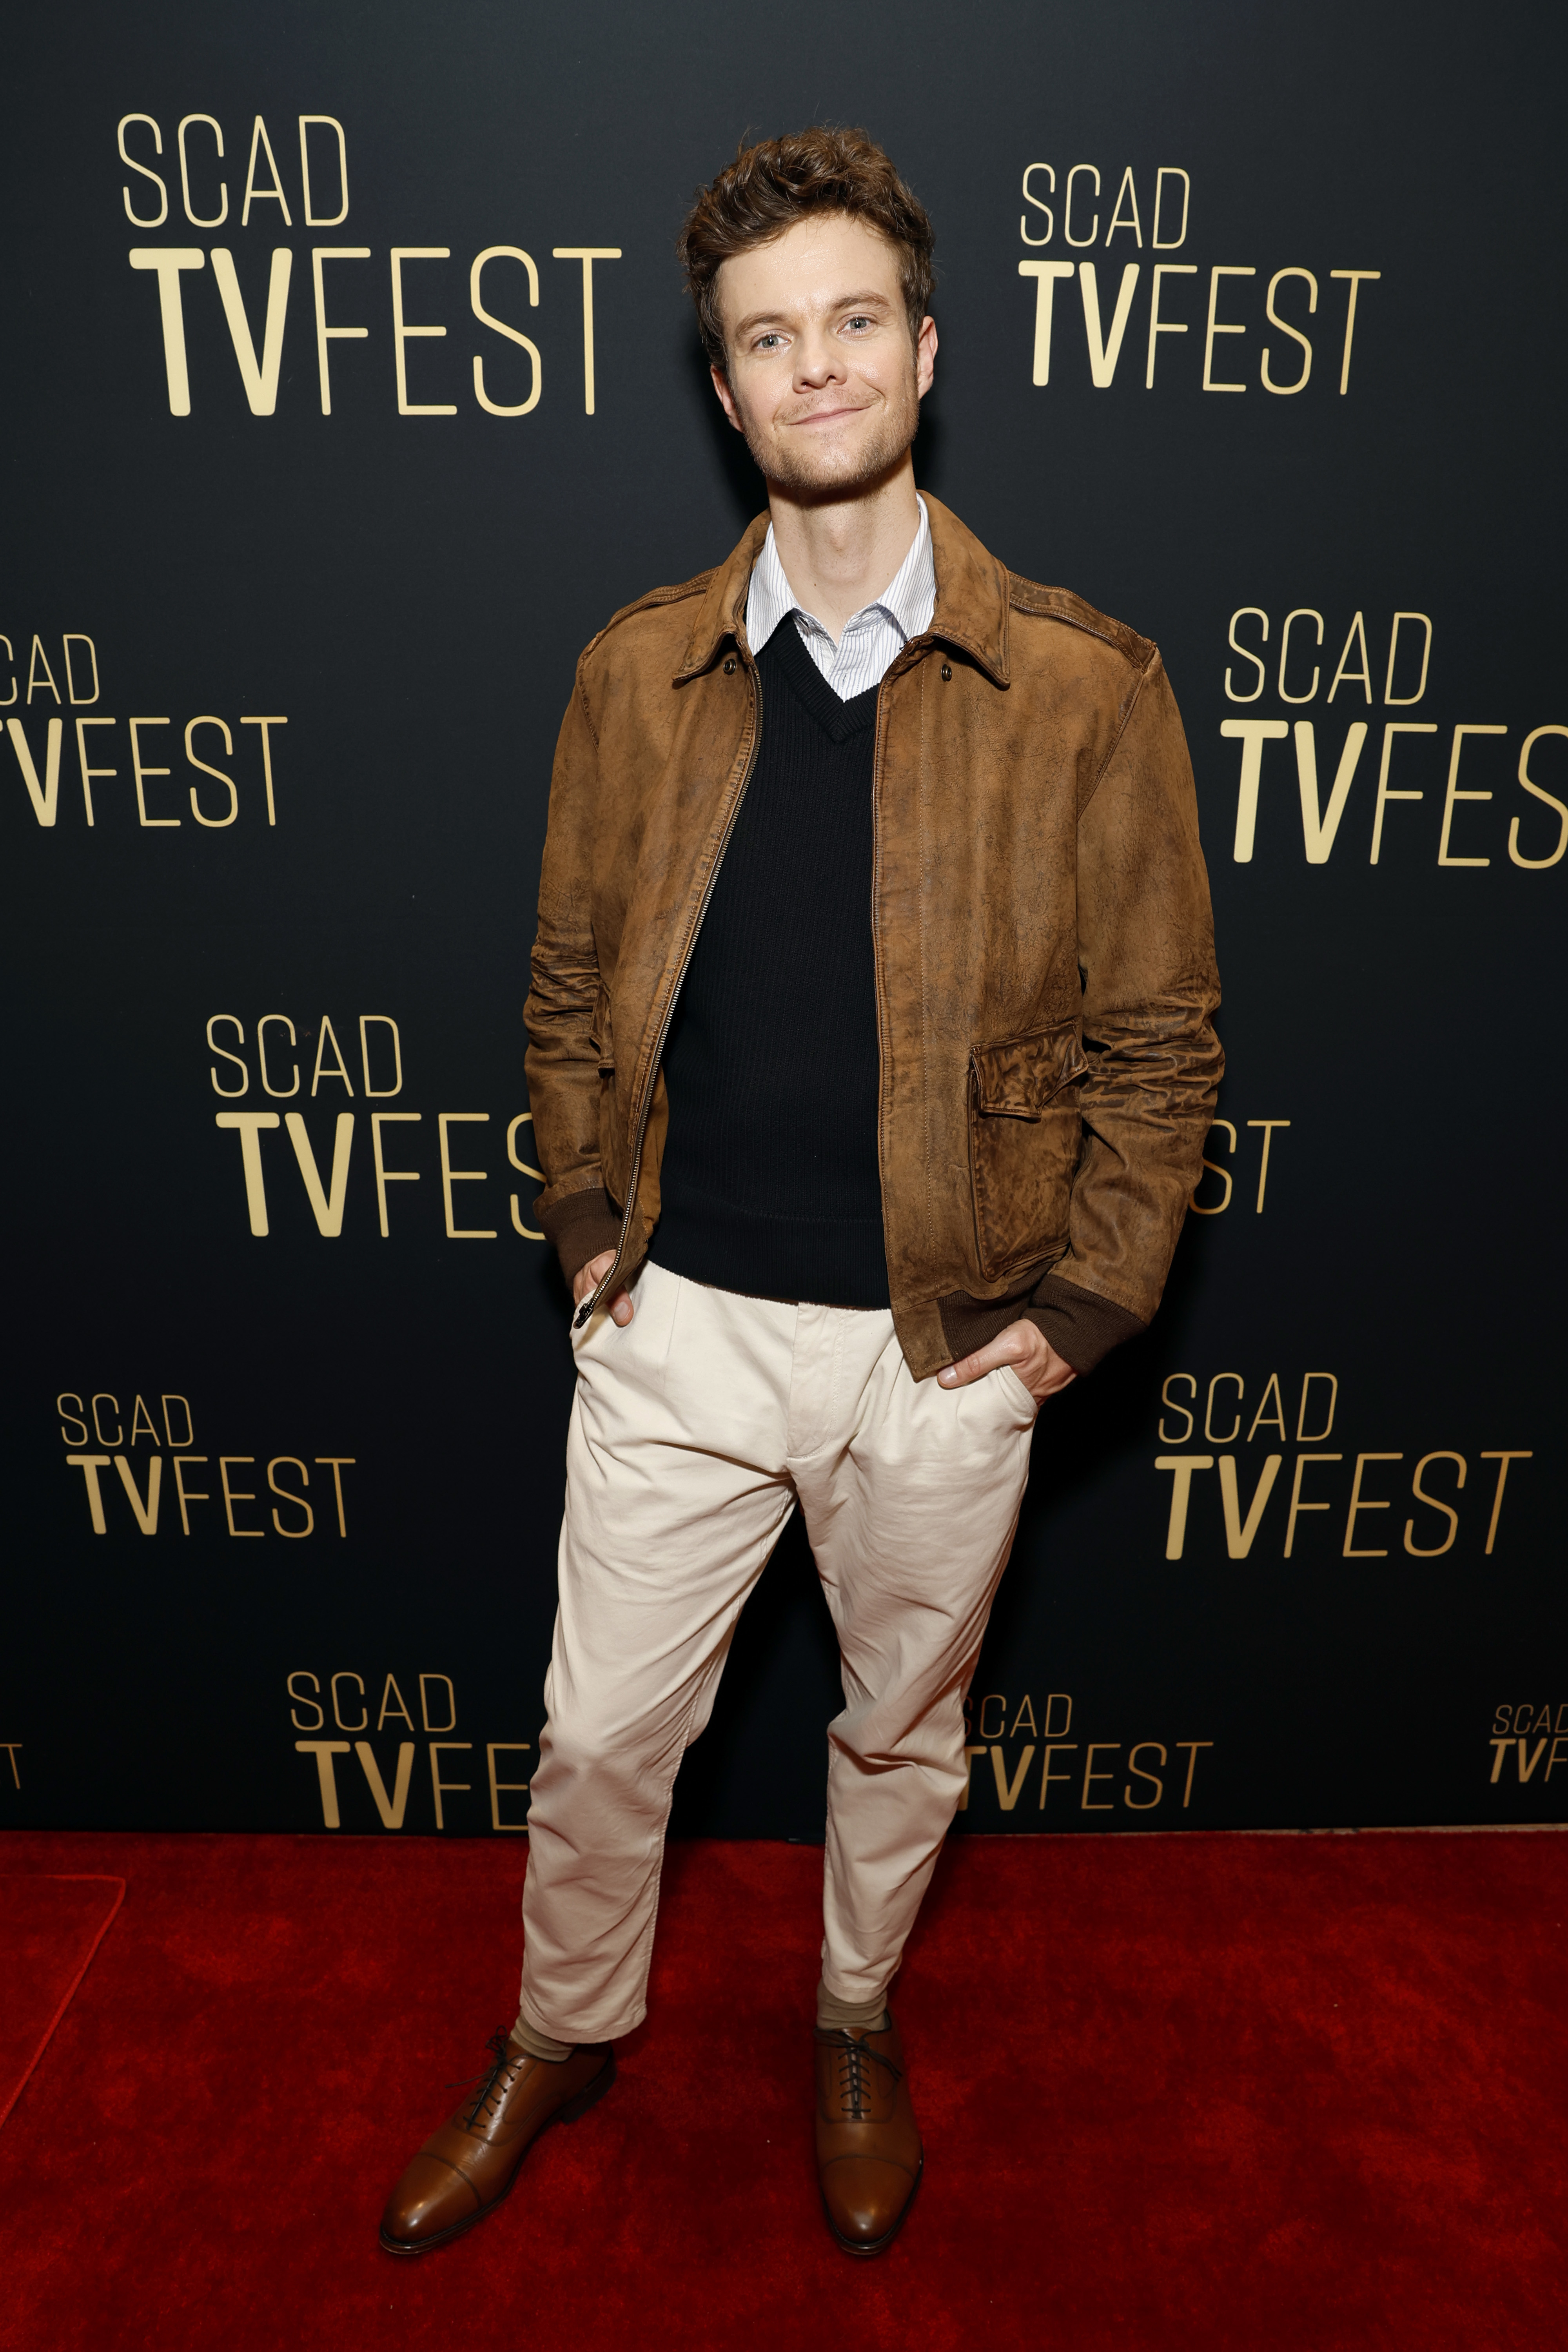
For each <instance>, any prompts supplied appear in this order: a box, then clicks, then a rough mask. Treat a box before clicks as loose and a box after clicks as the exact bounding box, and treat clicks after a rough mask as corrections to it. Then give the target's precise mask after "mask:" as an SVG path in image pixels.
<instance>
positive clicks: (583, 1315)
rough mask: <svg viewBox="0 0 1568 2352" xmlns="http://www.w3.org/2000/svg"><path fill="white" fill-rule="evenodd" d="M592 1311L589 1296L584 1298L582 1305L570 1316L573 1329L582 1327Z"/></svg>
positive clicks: (592, 1305)
mask: <svg viewBox="0 0 1568 2352" xmlns="http://www.w3.org/2000/svg"><path fill="white" fill-rule="evenodd" d="M593 1311H594V1302H593V1299H592V1298H591V1297H589V1298H584V1301H583V1304H582V1306H581V1307H579V1308H578V1309H577V1312H576V1314H575V1315H574V1317H573V1318H572V1328H573V1329H574V1331H580V1330H581V1329H582V1328H583V1326H584V1323H585V1322H586V1321H587V1320H588V1318H589V1316H590V1315H592V1313H593Z"/></svg>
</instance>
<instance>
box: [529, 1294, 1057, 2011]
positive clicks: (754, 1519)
mask: <svg viewBox="0 0 1568 2352" xmlns="http://www.w3.org/2000/svg"><path fill="white" fill-rule="evenodd" d="M634 1297H635V1302H636V1307H637V1312H636V1315H635V1318H634V1319H633V1321H632V1322H631V1324H630V1325H629V1326H628V1327H627V1328H626V1329H624V1330H623V1329H617V1328H616V1325H615V1324H614V1323H612V1322H611V1320H610V1318H609V1317H608V1315H606V1314H605V1313H603V1312H602V1311H601V1312H600V1313H599V1314H597V1315H595V1317H594V1318H593V1319H592V1320H591V1321H590V1322H589V1324H588V1325H587V1326H586V1328H584V1331H583V1332H582V1333H581V1334H580V1335H575V1336H574V1349H575V1351H576V1358H577V1392H576V1398H575V1402H574V1405H573V1411H572V1423H571V1430H570V1434H569V1436H568V1439H567V1447H566V1465H567V1467H566V1511H565V1517H564V1521H563V1526H562V1529H561V1554H560V1575H561V1595H560V1609H559V1613H558V1615H557V1617H556V1621H555V1639H554V1646H553V1651H552V1658H551V1664H550V1671H549V1674H548V1675H547V1677H546V1680H545V1685H544V1698H545V1706H546V1710H547V1714H548V1721H547V1723H546V1725H545V1728H544V1730H543V1732H542V1735H541V1738H540V1743H539V1768H538V1769H537V1771H536V1772H535V1773H534V1775H533V1780H532V1796H531V1804H530V1808H529V1832H530V1835H529V1862H528V1876H527V1881H526V1885H525V1888H524V1893H523V1906H522V1915H523V1923H524V1931H525V1945H524V1959H523V1970H522V2007H521V2013H522V2017H523V2019H524V2020H526V2021H527V2022H528V2023H529V2024H530V2025H531V2027H532V2028H533V2030H534V2031H535V2032H539V2033H543V2034H546V2035H549V2036H550V2037H552V2039H553V2040H556V2041H560V2042H604V2041H608V2040H611V2039H613V2038H614V2037H615V2036H616V2035H617V2034H622V2033H626V2032H630V2031H631V2029H632V2027H633V2026H635V2025H637V2023H638V2022H639V2021H640V2020H641V2019H642V2017H643V2016H644V2014H645V2013H646V2008H647V2001H646V1991H647V1973H648V1962H649V1958H650V1955H651V1952H652V1948H653V1935H654V1922H655V1918H656V1915H657V1912H658V1879H659V1867H660V1864H661V1861H662V1859H663V1853H664V1836H665V1825H666V1823H667V1822H668V1816H669V1805H670V1796H671V1792H672V1790H673V1788H674V1785H675V1775H676V1772H677V1769H678V1768H679V1763H680V1759H681V1756H682V1754H683V1752H684V1751H685V1749H686V1748H688V1747H689V1745H690V1744H691V1742H692V1740H693V1739H695V1738H696V1737H697V1735H698V1733H699V1732H700V1730H701V1729H702V1727H703V1726H704V1725H705V1724H706V1723H707V1721H708V1718H709V1716H710V1713H711V1711H712V1706H713V1699H714V1695H715V1693H716V1691H717V1689H718V1686H719V1677H720V1675H721V1673H722V1672H723V1668H724V1660H725V1657H726V1654H728V1650H729V1646H730V1640H731V1635H732V1633H733V1632H734V1629H735V1622H736V1620H737V1618H738V1617H739V1615H740V1613H741V1610H742V1605H743V1604H744V1601H745V1600H746V1596H747V1594H748V1593H749V1592H750V1591H751V1590H752V1586H753V1585H754V1584H755V1582H756V1580H757V1579H758V1577H759V1576H760V1575H761V1574H762V1572H763V1568H764V1567H765V1565H766V1563H767V1559H768V1556H769V1554H770V1553H771V1552H772V1550H773V1546H774V1545H775V1543H776V1542H777V1541H778V1538H779V1535H780V1533H781V1531H782V1529H783V1528H784V1522H785V1520H786V1519H787V1518H788V1517H789V1515H790V1512H791V1511H792V1510H793V1509H794V1507H795V1504H796V1503H797V1502H798V1503H799V1505H800V1507H801V1509H802V1510H803V1511H804V1513H805V1526H806V1532H807V1534H808V1536H809V1537H810V1539H811V1546H812V1549H813V1551H814V1552H815V1554H816V1565H817V1570H818V1573H819V1574H820V1576H821V1579H822V1586H823V1591H824V1593H825V1594H826V1600H827V1605H828V1608H829V1609H830V1610H831V1612H832V1614H833V1622H834V1624H835V1625H836V1627H837V1633H838V1643H839V1648H840V1651H841V1653H842V1657H843V1674H844V1699H845V1705H844V1711H843V1713H842V1714H841V1715H838V1716H837V1717H835V1718H834V1720H833V1722H832V1723H831V1724H829V1726H828V1727H827V1742H828V1762H827V1843H826V1872H825V1885H824V1895H823V1930H824V1938H823V1979H824V1982H825V1984H826V1988H827V1990H828V1991H829V1992H830V1993H832V1994H833V1995H834V1996H835V1998H836V1999H837V2000H843V2001H851V2002H859V2001H869V2000H876V1999H877V1998H878V1997H879V1995H881V1994H882V1993H883V1992H884V1991H885V1990H886V1988H887V1986H888V1985H889V1981H890V1980H891V1978H892V1976H893V1973H894V1971H895V1969H897V1967H898V1965H899V1960H900V1955H901V1953H902V1950H903V1947H904V1939H905V1937H907V1936H908V1934H909V1931H910V1927H911V1926H912V1925H913V1922H914V1917H915V1914H916V1912H917V1911H918V1910H919V1908H920V1904H921V1896H922V1895H923V1894H924V1893H925V1889H926V1885H927V1883H928V1881H929V1879H930V1877H931V1870H932V1867H933V1865H934V1864H935V1861H936V1857H937V1853H938V1851H939V1849H940V1848H941V1845H942V1839H943V1837H944V1836H945V1834H946V1832H947V1830H948V1827H949V1824H950V1823H951V1822H952V1816H953V1812H954V1811H955V1810H956V1807H957V1804H958V1801H959V1798H960V1796H961V1794H962V1793H963V1784H964V1774H965V1769H966V1762H965V1758H964V1753H963V1748H964V1734H963V1700H964V1696H965V1694H966V1692H967V1690H968V1686H969V1679H970V1676H971V1675H973V1671H974V1666H975V1662H976V1659H977V1656H978V1654H979V1650H980V1643H981V1638H982V1636H983V1634H984V1631H985V1622H986V1619H987V1616H988V1615H989V1613H990V1609H991V1602H992V1599H993V1596H994V1593H995V1590H996V1586H997V1582H998V1580H999V1579H1000V1577H1001V1574H1002V1570H1003V1569H1004V1568H1005V1565H1006V1561H1007V1554H1008V1551H1009V1549H1011V1546H1012V1542H1013V1534H1014V1530H1015V1528H1016V1525H1017V1519H1018V1507H1019V1505H1020V1503H1021V1501H1022V1499H1023V1494H1024V1486H1025V1482H1026V1478H1027V1475H1028V1467H1029V1441H1030V1435H1031V1433H1032V1430H1033V1427H1034V1419H1035V1405H1034V1401H1033V1399H1032V1398H1031V1397H1030V1395H1029V1393H1028V1391H1027V1390H1026V1388H1025V1387H1024V1384H1023V1382H1022V1381H1020V1380H1019V1379H1018V1377H1017V1375H1016V1373H1015V1372H1013V1371H1011V1370H1002V1371H996V1372H992V1373H990V1374H988V1375H987V1376H986V1378H984V1380H980V1381H974V1382H973V1384H972V1385H970V1386H969V1387H966V1388H962V1389H956V1390H948V1389H942V1388H939V1387H938V1386H937V1383H936V1381H934V1380H928V1381H918V1382H917V1381H914V1380H912V1379H911V1378H910V1372H909V1369H908V1366H907V1365H906V1364H905V1362H904V1359H903V1354H902V1351H901V1349H900V1346H899V1343H898V1339H897V1338H896V1336H895V1334H894V1330H893V1318H892V1317H891V1315H889V1314H888V1313H885V1312H882V1311H879V1310H876V1309H872V1310H870V1311H859V1310H856V1309H851V1308H846V1307H810V1306H799V1307H791V1306H784V1305H781V1304H778V1303H776V1302H773V1301H769V1300H766V1299H757V1298H742V1297H737V1296H735V1295H734V1294H733V1293H732V1292H730V1291H723V1290H710V1289H708V1288H705V1287H704V1286H701V1285H700V1284H698V1283H693V1282H688V1281H686V1280H685V1279H684V1278H683V1277H682V1276H679V1275H675V1274H671V1273H669V1272H668V1271H667V1270H666V1269H664V1268H662V1267H660V1266H658V1265H647V1266H646V1267H645V1268H644V1270H643V1272H642V1274H641V1276H640V1277H639V1278H638V1280H637V1286H636V1289H635V1293H634Z"/></svg>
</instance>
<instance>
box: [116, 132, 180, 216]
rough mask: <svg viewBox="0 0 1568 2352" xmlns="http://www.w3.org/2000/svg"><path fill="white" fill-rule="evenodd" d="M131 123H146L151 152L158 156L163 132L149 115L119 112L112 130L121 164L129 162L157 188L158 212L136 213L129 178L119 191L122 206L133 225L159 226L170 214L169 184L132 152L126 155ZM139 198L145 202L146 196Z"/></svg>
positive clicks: (133, 168)
mask: <svg viewBox="0 0 1568 2352" xmlns="http://www.w3.org/2000/svg"><path fill="white" fill-rule="evenodd" d="M132 122H144V123H145V124H146V125H147V128H148V130H149V131H151V132H152V133H153V153H154V155H161V154H162V153H163V132H162V131H160V130H159V128H158V125H157V124H156V122H154V121H153V117H152V116H151V115H150V114H122V115H121V118H120V122H119V126H118V128H117V130H116V132H115V140H116V143H117V145H118V147H119V149H120V160H121V163H127V164H129V165H130V167H131V169H132V171H133V172H139V173H141V175H142V178H143V179H144V180H151V181H152V183H153V186H154V187H155V188H156V189H157V191H158V209H157V211H156V212H155V213H139V212H138V211H137V210H136V209H135V207H134V206H133V205H132V202H131V184H130V182H129V181H125V182H123V183H122V184H121V190H120V193H121V198H122V199H123V202H124V205H125V217H126V219H127V220H128V221H129V222H130V223H131V225H132V228H162V227H163V223H164V222H165V221H166V220H167V219H168V217H169V190H168V185H167V183H166V182H165V181H164V180H163V176H162V174H161V173H157V172H154V171H153V169H152V168H151V166H150V165H149V164H146V163H138V162H137V161H136V158H135V157H134V156H133V155H128V154H127V153H126V152H125V132H126V128H127V126H128V125H129V124H130V123H132ZM137 193H138V194H141V191H140V190H138V192H137ZM142 201H143V203H144V202H145V201H146V199H145V198H144V197H143V199H142Z"/></svg>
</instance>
